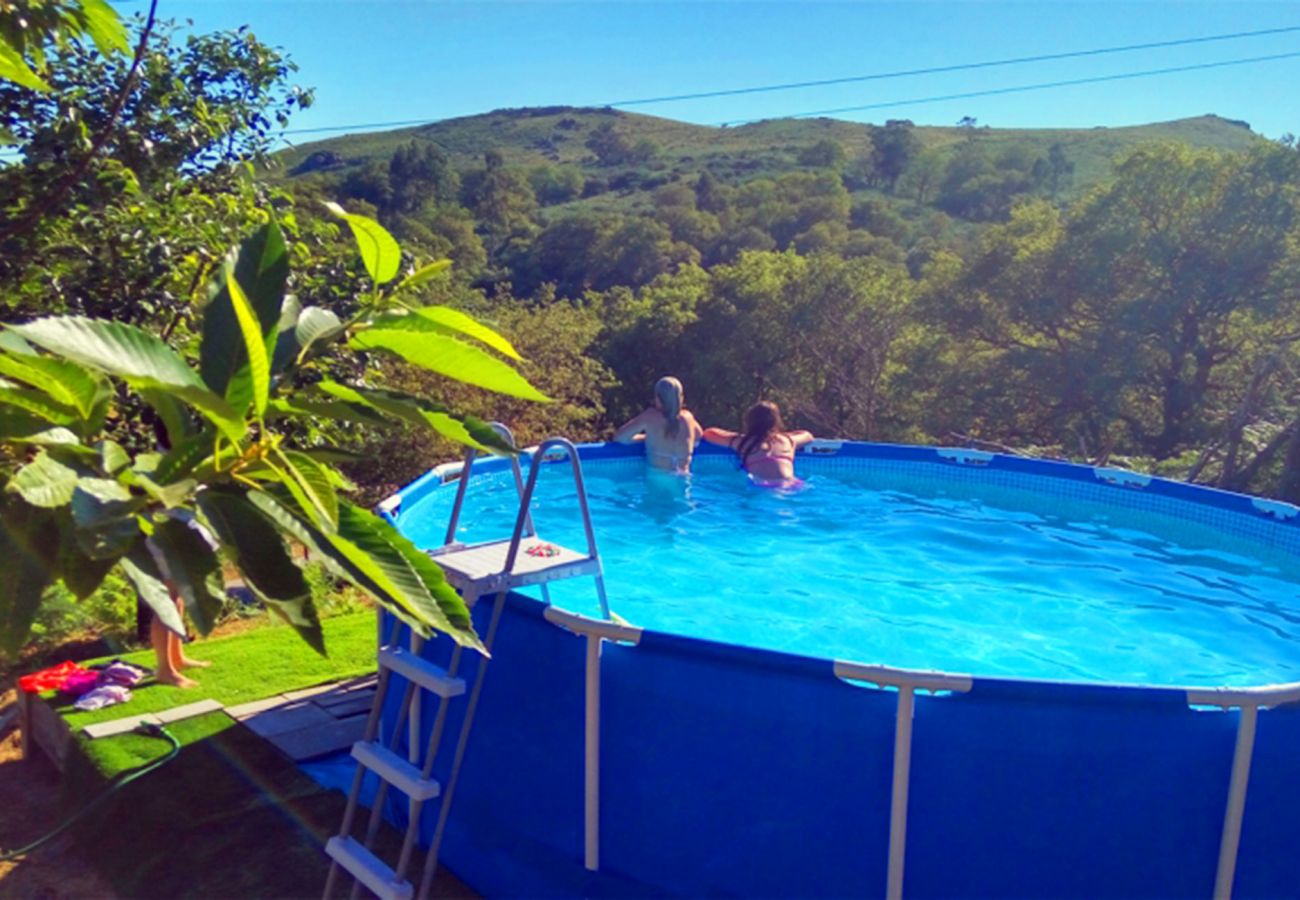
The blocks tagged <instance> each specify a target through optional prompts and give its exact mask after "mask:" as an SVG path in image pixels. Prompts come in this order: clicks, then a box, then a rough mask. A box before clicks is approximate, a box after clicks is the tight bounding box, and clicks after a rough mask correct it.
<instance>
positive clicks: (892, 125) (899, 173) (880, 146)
mask: <svg viewBox="0 0 1300 900" xmlns="http://www.w3.org/2000/svg"><path fill="white" fill-rule="evenodd" d="M871 142H872V145H873V146H874V147H875V157H876V169H877V171H878V172H879V173H880V177H881V179H882V180H883V181H884V183H885V184H886V185H887V186H888V188H889V190H890V191H893V190H894V188H895V187H896V186H897V185H898V179H900V178H902V177H903V173H904V172H905V171H907V167H908V165H910V164H911V162H912V160H913V158H914V157H915V156H916V154H917V153H919V152H920V150H921V141H920V139H919V138H917V136H916V134H915V133H914V131H913V126H912V123H911V122H909V121H907V120H906V119H890V120H889V121H888V122H886V123H885V127H884V128H872V129H871Z"/></svg>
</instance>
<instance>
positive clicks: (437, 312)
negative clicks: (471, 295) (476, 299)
mask: <svg viewBox="0 0 1300 900" xmlns="http://www.w3.org/2000/svg"><path fill="white" fill-rule="evenodd" d="M411 314H412V315H414V316H416V317H417V318H419V319H421V320H422V321H424V322H426V323H428V324H429V325H432V326H433V329H432V330H434V331H440V332H442V333H444V334H463V335H465V336H466V337H472V338H474V339H475V340H476V341H482V342H483V343H484V344H487V345H488V346H489V347H491V348H492V349H493V350H496V351H497V352H498V353H504V354H505V355H506V356H509V357H510V358H511V359H523V357H522V356H520V355H519V351H517V350H515V348H514V346H513V345H512V344H511V343H510V342H509V341H508V340H506V339H505V338H504V337H502V336H501V335H500V334H498V333H497V332H495V331H493V330H492V329H491V328H488V327H487V326H486V325H484V324H482V323H481V322H479V321H477V320H476V319H473V318H471V317H470V316H467V315H465V313H463V312H461V311H460V310H458V309H452V308H451V307H450V306H422V307H420V308H419V309H414V310H411Z"/></svg>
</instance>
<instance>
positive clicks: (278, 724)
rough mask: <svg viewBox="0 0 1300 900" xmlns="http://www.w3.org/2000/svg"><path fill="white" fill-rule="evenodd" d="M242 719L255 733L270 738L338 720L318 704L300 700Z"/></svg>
mask: <svg viewBox="0 0 1300 900" xmlns="http://www.w3.org/2000/svg"><path fill="white" fill-rule="evenodd" d="M242 721H243V723H244V724H245V725H247V726H248V727H249V728H251V729H252V730H253V733H254V734H258V735H261V736H262V737H264V738H269V737H272V736H274V735H279V734H285V733H286V732H289V731H298V730H300V729H303V728H313V727H316V726H321V725H329V724H331V723H332V722H334V721H336V720H335V718H334V717H333V716H331V715H330V714H329V713H327V712H326V711H325V710H323V709H321V708H320V707H319V706H317V705H316V704H314V703H311V702H308V701H305V700H299V701H297V702H295V703H289V704H286V705H285V706H279V707H276V708H274V709H268V710H266V711H264V712H260V713H255V714H254V715H251V716H249V717H247V718H246V719H243V720H242Z"/></svg>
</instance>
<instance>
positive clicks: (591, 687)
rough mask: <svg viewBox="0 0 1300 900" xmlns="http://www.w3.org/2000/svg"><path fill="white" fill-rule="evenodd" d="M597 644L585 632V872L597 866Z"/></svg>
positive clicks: (598, 838) (598, 653)
mask: <svg viewBox="0 0 1300 900" xmlns="http://www.w3.org/2000/svg"><path fill="white" fill-rule="evenodd" d="M600 645H601V638H600V636H599V635H595V634H589V635H587V716H586V730H585V741H584V743H585V751H586V757H587V765H586V772H585V781H584V785H583V831H584V835H585V837H584V842H583V863H584V864H585V865H586V867H587V871H588V872H595V871H597V870H598V869H599V868H600Z"/></svg>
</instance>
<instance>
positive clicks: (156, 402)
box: [140, 388, 196, 447]
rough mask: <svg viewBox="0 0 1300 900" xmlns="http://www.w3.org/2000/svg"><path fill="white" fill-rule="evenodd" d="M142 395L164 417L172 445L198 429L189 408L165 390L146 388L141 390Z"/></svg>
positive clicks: (168, 439)
mask: <svg viewBox="0 0 1300 900" xmlns="http://www.w3.org/2000/svg"><path fill="white" fill-rule="evenodd" d="M140 396H141V397H143V398H144V402H145V403H148V404H149V405H150V406H151V407H152V408H153V411H154V412H156V413H157V414H158V418H160V419H162V423H163V428H164V429H165V430H166V432H167V443H169V444H170V445H171V446H173V447H175V446H176V445H177V444H179V443H181V442H182V441H184V440H185V438H186V437H187V436H188V435H192V434H193V433H194V431H195V430H196V429H195V425H194V418H193V416H191V415H190V411H189V409H188V408H187V407H186V406H185V404H184V403H182V402H181V401H179V400H177V399H176V398H175V397H173V396H172V395H171V394H169V393H167V392H166V391H165V390H163V389H161V388H145V389H144V390H142V391H140Z"/></svg>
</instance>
